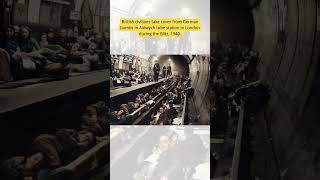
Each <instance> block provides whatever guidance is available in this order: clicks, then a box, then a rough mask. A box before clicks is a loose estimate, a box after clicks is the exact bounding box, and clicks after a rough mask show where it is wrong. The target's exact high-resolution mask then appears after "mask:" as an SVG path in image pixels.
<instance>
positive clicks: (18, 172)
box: [0, 129, 96, 180]
mask: <svg viewBox="0 0 320 180" xmlns="http://www.w3.org/2000/svg"><path fill="white" fill-rule="evenodd" d="M95 144H96V139H95V136H94V134H93V133H92V132H90V131H87V130H81V131H78V132H77V131H75V130H72V129H61V130H59V131H58V132H57V133H56V134H55V135H50V134H42V135H40V136H38V137H36V138H35V140H34V141H33V145H32V151H31V153H30V154H29V155H26V156H16V157H12V158H10V159H8V160H5V161H4V162H3V163H2V164H1V166H0V178H1V179H6V180H11V179H12V180H35V179H37V176H38V174H39V172H40V170H44V169H49V170H50V169H54V168H57V167H60V166H62V165H66V164H68V163H70V162H71V161H73V160H74V159H75V158H77V157H78V156H79V155H81V154H82V153H84V152H86V151H87V150H88V149H90V148H91V147H93V146H94V145H95Z"/></svg>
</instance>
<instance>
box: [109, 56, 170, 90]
mask: <svg viewBox="0 0 320 180" xmlns="http://www.w3.org/2000/svg"><path fill="white" fill-rule="evenodd" d="M138 63H139V64H141V62H140V60H139V61H138ZM138 63H135V66H133V67H132V68H130V70H120V69H112V73H111V78H112V86H113V87H130V86H132V85H133V84H142V83H147V82H152V81H156V82H157V81H159V79H160V78H170V77H172V68H171V65H167V66H166V65H164V66H163V67H162V70H161V67H160V64H159V63H158V60H156V61H155V63H154V65H153V67H152V72H147V71H142V70H141V68H140V67H141V65H139V66H138V65H136V64H138Z"/></svg>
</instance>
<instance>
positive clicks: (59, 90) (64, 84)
mask: <svg viewBox="0 0 320 180" xmlns="http://www.w3.org/2000/svg"><path fill="white" fill-rule="evenodd" d="M109 74H110V70H101V71H95V72H90V73H87V74H83V75H78V76H74V77H70V78H68V79H66V80H62V81H53V82H47V83H41V84H34V85H29V86H24V87H19V88H14V89H0V114H1V113H5V112H8V111H13V110H14V109H18V108H21V107H24V106H27V105H30V104H33V103H36V102H41V101H45V100H47V99H50V98H53V97H57V96H60V95H62V94H65V93H68V92H72V91H75V90H79V89H82V88H85V87H88V86H91V85H94V84H97V83H101V82H104V81H105V82H107V80H108V77H109Z"/></svg>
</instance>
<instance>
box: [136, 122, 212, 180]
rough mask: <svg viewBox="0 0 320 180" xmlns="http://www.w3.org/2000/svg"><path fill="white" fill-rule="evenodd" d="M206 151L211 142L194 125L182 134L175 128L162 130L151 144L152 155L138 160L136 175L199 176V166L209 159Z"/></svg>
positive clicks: (187, 178)
mask: <svg viewBox="0 0 320 180" xmlns="http://www.w3.org/2000/svg"><path fill="white" fill-rule="evenodd" d="M179 133H180V132H179ZM182 136H183V137H182ZM191 147H196V148H191ZM186 149H188V151H186ZM207 151H209V143H208V142H204V141H203V140H202V139H201V138H200V136H199V135H197V134H195V133H194V130H193V129H191V128H186V129H184V132H183V135H181V133H180V134H178V133H176V132H172V131H171V132H169V133H167V134H163V135H162V136H161V137H160V139H159V142H157V144H155V145H154V146H153V147H152V150H151V153H149V154H150V155H149V156H146V157H145V159H144V160H143V161H142V162H141V163H140V164H139V167H140V168H139V170H138V171H137V172H135V173H134V175H133V179H135V180H142V179H159V180H168V179H181V180H191V179H198V178H199V177H197V176H196V174H197V167H198V166H199V165H200V164H201V163H206V161H207V160H208V159H209V158H207V157H206V155H207ZM186 157H188V158H186ZM207 172H208V171H207ZM198 173H199V172H198ZM207 174H209V173H207Z"/></svg>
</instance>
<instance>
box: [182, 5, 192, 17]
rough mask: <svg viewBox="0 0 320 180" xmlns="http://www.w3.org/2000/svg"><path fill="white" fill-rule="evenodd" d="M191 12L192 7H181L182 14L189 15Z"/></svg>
mask: <svg viewBox="0 0 320 180" xmlns="http://www.w3.org/2000/svg"><path fill="white" fill-rule="evenodd" d="M190 13H191V11H190V9H189V8H188V7H183V8H181V14H182V15H185V16H187V15H190Z"/></svg>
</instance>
